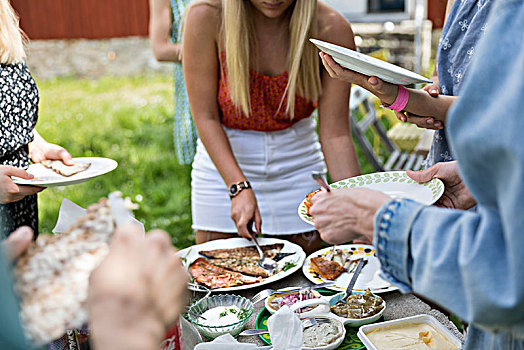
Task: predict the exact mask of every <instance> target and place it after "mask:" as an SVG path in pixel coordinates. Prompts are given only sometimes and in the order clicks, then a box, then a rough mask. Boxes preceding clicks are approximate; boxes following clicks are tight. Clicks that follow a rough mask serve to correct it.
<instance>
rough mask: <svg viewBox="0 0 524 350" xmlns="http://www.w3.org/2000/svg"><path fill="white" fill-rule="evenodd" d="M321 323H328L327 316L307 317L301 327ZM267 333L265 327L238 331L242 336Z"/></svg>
mask: <svg viewBox="0 0 524 350" xmlns="http://www.w3.org/2000/svg"><path fill="white" fill-rule="evenodd" d="M322 323H329V320H328V319H327V318H307V319H306V320H304V321H303V322H302V329H305V328H309V327H312V326H315V325H317V324H322ZM268 333H269V330H267V329H246V330H245V331H243V332H240V334H239V336H242V337H244V336H249V335H260V334H268Z"/></svg>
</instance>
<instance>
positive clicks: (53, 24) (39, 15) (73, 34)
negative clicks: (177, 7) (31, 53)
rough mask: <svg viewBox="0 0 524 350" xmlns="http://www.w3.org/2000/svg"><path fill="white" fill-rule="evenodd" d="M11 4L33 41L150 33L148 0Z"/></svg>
mask: <svg viewBox="0 0 524 350" xmlns="http://www.w3.org/2000/svg"><path fill="white" fill-rule="evenodd" d="M2 1H4V0H2ZM11 4H12V5H13V7H14V8H15V10H16V11H17V12H18V14H19V16H20V26H21V27H22V29H23V30H24V31H25V33H26V34H27V35H28V36H29V38H30V39H79V38H85V39H102V38H115V37H126V36H147V33H148V22H149V4H148V0H11Z"/></svg>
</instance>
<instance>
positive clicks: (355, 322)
mask: <svg viewBox="0 0 524 350" xmlns="http://www.w3.org/2000/svg"><path fill="white" fill-rule="evenodd" d="M363 293H364V292H352V293H351V294H363ZM344 295H346V293H345V292H343V293H339V294H335V295H333V296H331V297H329V299H328V303H329V306H330V310H331V306H333V305H335V304H336V303H338V302H339V301H340V300H342V298H343V297H344ZM324 298H325V297H324ZM382 305H383V306H384V307H383V308H382V310H380V311H379V312H378V313H376V314H375V315H373V316H369V317H364V318H346V317H342V316H339V315H337V314H335V313H334V312H330V314H329V316H330V317H333V318H335V319H337V320H339V321H340V322H342V323H343V324H344V325H348V326H350V327H358V326H362V325H365V324H369V323H373V322H375V321H376V320H378V319H379V318H380V317H382V315H383V314H384V310H386V301H385V300H384V299H382Z"/></svg>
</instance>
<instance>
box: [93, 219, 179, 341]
mask: <svg viewBox="0 0 524 350" xmlns="http://www.w3.org/2000/svg"><path fill="white" fill-rule="evenodd" d="M187 281H188V275H187V272H186V271H185V270H184V269H183V267H182V263H181V262H180V259H179V257H178V256H177V255H176V254H175V250H174V249H173V246H172V245H171V241H170V239H169V236H168V235H167V234H166V233H165V232H160V231H153V232H150V233H148V234H147V235H146V236H145V238H144V236H143V233H142V230H140V229H138V228H137V226H136V225H134V224H130V225H126V226H119V227H118V228H117V229H116V230H115V233H114V235H113V238H112V240H111V246H110V251H109V254H108V256H107V257H106V258H105V259H104V260H103V261H102V263H101V264H100V265H99V266H98V267H97V268H96V269H95V270H94V271H93V272H92V273H91V276H90V279H89V288H88V289H89V290H88V300H87V309H88V313H89V326H90V330H91V333H92V340H93V345H94V347H95V348H96V349H113V350H120V349H122V350H123V349H126V350H133V349H137V350H138V349H140V350H142V349H157V348H158V346H159V344H160V342H161V341H162V337H163V336H164V335H165V331H166V327H168V326H169V325H170V324H172V323H173V322H174V320H175V319H176V317H177V315H178V313H179V312H180V311H182V307H183V305H184V303H185V291H186V282H187Z"/></svg>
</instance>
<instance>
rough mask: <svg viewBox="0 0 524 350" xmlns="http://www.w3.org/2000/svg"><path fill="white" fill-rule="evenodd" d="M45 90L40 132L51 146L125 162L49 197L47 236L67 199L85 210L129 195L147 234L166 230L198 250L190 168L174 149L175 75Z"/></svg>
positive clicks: (56, 83) (72, 82) (44, 198)
mask: <svg viewBox="0 0 524 350" xmlns="http://www.w3.org/2000/svg"><path fill="white" fill-rule="evenodd" d="M38 85H39V88H40V95H41V101H40V117H39V121H38V124H37V130H38V131H39V132H40V134H41V135H42V136H43V137H44V138H45V139H46V140H48V141H50V142H53V143H57V144H60V145H62V146H64V147H66V148H67V149H68V150H69V152H71V154H72V155H73V156H77V157H80V156H86V157H87V156H97V157H108V158H112V159H115V160H116V161H117V162H118V164H119V165H118V168H117V169H116V170H114V171H113V172H111V173H109V174H107V175H104V176H101V177H98V178H96V179H93V180H90V181H87V182H85V183H82V184H79V185H75V186H68V187H58V188H48V189H47V190H45V191H44V192H42V193H41V194H40V195H39V209H40V230H41V232H43V233H47V232H51V229H52V228H53V227H54V225H55V223H56V220H57V216H58V209H59V207H60V203H61V202H62V200H63V198H68V199H70V200H72V201H73V202H75V203H77V204H78V205H81V206H83V207H85V206H87V205H89V204H91V203H94V202H96V201H98V200H99V199H100V198H101V197H104V196H107V195H108V193H109V192H112V191H121V192H122V193H123V194H124V196H129V197H130V198H131V199H132V200H133V201H135V202H138V204H139V205H140V208H139V209H138V210H137V211H136V212H135V216H136V218H137V219H139V220H140V221H141V222H143V223H144V225H145V227H146V229H147V230H150V229H153V228H162V229H164V230H166V231H167V232H169V233H170V234H171V237H172V240H173V244H174V245H176V246H177V247H180V248H183V247H186V246H189V245H191V244H193V243H194V238H193V234H192V230H191V206H190V168H189V167H188V166H180V165H178V163H177V161H176V159H175V155H174V151H173V140H172V135H173V131H172V130H173V117H172V115H173V88H172V79H171V76H159V75H158V76H147V77H145V76H144V77H126V78H111V77H107V78H102V79H98V80H84V79H64V78H61V79H54V80H45V81H39V82H38Z"/></svg>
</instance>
